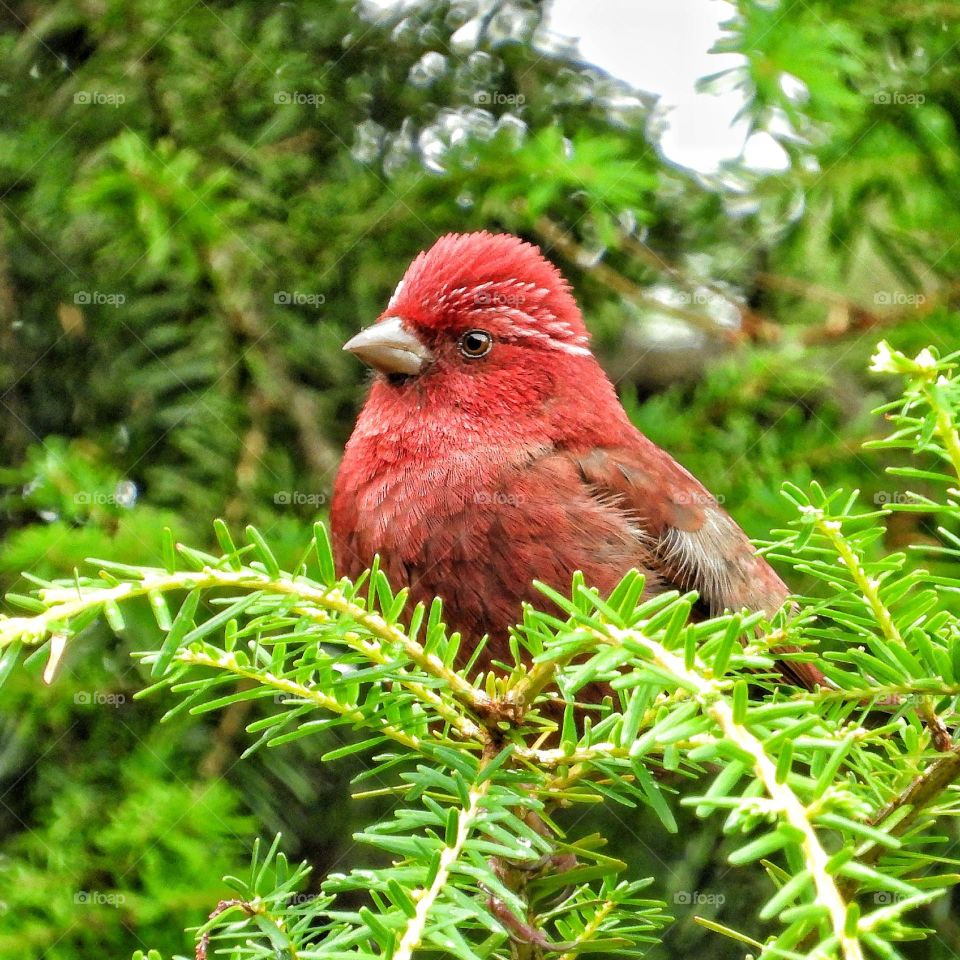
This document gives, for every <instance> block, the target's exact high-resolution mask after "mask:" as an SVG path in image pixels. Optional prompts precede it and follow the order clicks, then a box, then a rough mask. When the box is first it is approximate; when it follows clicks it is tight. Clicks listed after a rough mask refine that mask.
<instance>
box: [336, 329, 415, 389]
mask: <svg viewBox="0 0 960 960" xmlns="http://www.w3.org/2000/svg"><path fill="white" fill-rule="evenodd" d="M343 349H344V350H346V351H347V352H348V353H352V354H353V355H354V356H356V357H357V358H358V359H360V360H362V361H363V362H364V363H366V364H368V365H369V366H371V367H373V368H374V369H375V370H380V371H381V372H382V373H402V374H405V375H407V376H416V374H418V373H419V372H420V371H421V370H422V369H423V367H424V366H425V365H426V364H428V363H429V362H430V361H431V360H432V359H433V354H432V353H431V352H430V351H429V350H428V349H427V348H426V346H424V344H423V343H421V341H420V340H419V339H418V338H417V337H416V335H415V334H412V333H411V332H410V331H409V330H407V328H406V327H405V326H404V325H403V319H402V318H401V317H385V318H384V319H383V320H381V321H380V322H379V323H375V324H374V325H373V326H372V327H367V328H366V329H365V330H361V331H360V332H359V333H358V334H357V335H356V336H355V337H353V338H352V339H350V340H348V341H347V342H346V343H345V344H344V345H343Z"/></svg>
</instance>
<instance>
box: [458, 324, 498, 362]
mask: <svg viewBox="0 0 960 960" xmlns="http://www.w3.org/2000/svg"><path fill="white" fill-rule="evenodd" d="M491 343H492V340H491V337H490V334H489V333H487V332H486V331H484V330H471V331H469V332H468V333H465V334H464V335H463V336H462V337H461V338H460V350H461V351H462V353H463V354H464V355H465V356H468V357H482V356H483V355H484V354H485V353H486V352H487V351H488V350H489V349H490V346H491Z"/></svg>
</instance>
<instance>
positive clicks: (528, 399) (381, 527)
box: [331, 233, 822, 687]
mask: <svg viewBox="0 0 960 960" xmlns="http://www.w3.org/2000/svg"><path fill="white" fill-rule="evenodd" d="M344 350H347V351H349V352H350V353H352V354H354V355H355V356H357V357H358V358H359V359H360V360H362V361H363V362H364V363H367V364H369V365H370V366H371V367H372V368H373V369H374V371H376V374H375V377H374V380H373V385H372V388H371V390H370V394H369V396H368V398H367V401H366V403H365V405H364V407H363V410H362V412H361V413H360V417H359V419H358V420H357V424H356V427H355V428H354V431H353V435H352V436H351V437H350V440H349V442H348V443H347V447H346V451H345V453H344V458H343V462H342V464H341V467H340V471H339V474H338V476H337V479H336V484H335V488H334V494H333V501H332V505H331V526H332V533H333V545H334V551H335V557H336V561H337V564H338V566H339V569H340V572H341V573H343V574H346V575H348V576H351V577H356V576H357V575H359V574H360V573H361V572H362V571H363V570H365V569H367V567H369V566H370V563H371V561H372V560H373V557H374V555H375V554H379V555H380V558H381V568H382V569H383V571H384V572H385V573H386V575H387V578H388V579H389V580H390V582H391V584H392V585H393V587H394V588H395V589H397V588H401V587H408V588H409V589H410V593H411V596H412V598H413V600H415V601H425V602H427V603H429V602H430V601H431V599H432V598H433V597H435V596H439V597H441V598H442V599H443V603H444V614H445V619H446V621H447V623H448V624H449V626H450V627H451V628H452V629H455V630H459V631H460V632H461V633H462V634H463V636H464V638H465V640H466V641H467V642H466V643H465V644H464V646H465V647H468V646H469V641H470V640H473V641H474V642H476V641H478V640H479V639H480V638H481V637H482V636H483V635H484V634H489V636H490V643H489V645H488V647H487V650H486V653H485V656H486V657H487V658H488V659H489V658H496V657H502V656H504V655H505V653H506V637H507V634H508V629H509V627H510V626H511V625H513V624H515V623H516V622H517V621H518V619H519V618H520V616H521V606H522V603H523V602H524V601H529V602H530V603H532V604H534V605H539V606H541V607H544V606H545V605H547V602H546V600H545V598H544V597H543V595H542V594H540V593H539V592H538V591H537V590H536V588H535V587H534V586H533V585H532V581H533V580H534V579H537V580H541V581H543V582H545V583H547V584H549V585H550V586H552V587H554V588H555V589H556V590H558V591H560V592H562V593H567V592H568V591H569V589H570V582H571V577H572V575H573V573H574V571H576V570H580V571H582V572H583V575H584V577H585V579H586V582H587V584H588V585H591V586H594V587H597V588H598V589H599V590H600V591H601V593H605V592H609V591H610V590H612V589H613V587H614V586H616V584H617V583H618V582H619V581H620V579H621V578H622V577H623V576H624V574H625V573H626V572H627V571H628V570H630V569H631V568H637V569H639V570H640V571H641V572H642V573H643V574H644V575H645V576H646V587H645V590H646V594H645V595H646V596H652V595H654V594H657V593H661V592H663V591H665V590H671V589H680V590H696V591H697V593H698V594H699V596H700V598H701V602H702V604H703V605H704V606H705V607H706V609H707V611H709V612H710V613H719V612H721V611H723V610H724V609H731V610H739V609H741V608H743V607H746V608H749V609H751V610H763V611H765V612H767V613H769V614H772V613H773V612H775V611H776V610H777V609H779V607H780V606H781V605H782V603H783V601H784V600H785V598H786V596H787V592H788V591H787V588H786V586H785V585H784V583H783V581H782V580H781V579H780V578H779V577H778V576H777V574H776V573H774V571H773V569H772V568H771V567H770V566H769V564H768V563H767V562H766V561H765V560H764V559H763V558H762V557H760V556H758V555H757V553H756V552H755V551H754V549H753V547H752V546H751V544H750V542H749V540H748V539H747V537H746V535H745V534H744V532H743V531H742V530H741V529H740V527H739V526H738V525H737V524H736V523H735V522H734V520H733V519H732V518H731V517H730V515H729V514H727V513H726V511H724V510H723V508H722V507H721V506H720V505H719V504H718V503H717V500H716V499H715V498H714V497H713V496H712V495H711V494H710V493H708V492H707V490H706V489H705V488H704V487H703V485H702V484H701V483H700V482H699V481H698V480H697V479H696V478H695V477H694V476H693V475H692V474H690V473H689V472H688V471H687V470H685V469H684V468H683V467H682V466H680V464H678V463H677V462H676V461H675V460H674V459H673V458H672V457H671V456H670V455H669V454H667V453H666V452H664V451H663V450H661V449H660V448H659V447H657V446H656V445H655V444H653V443H652V442H651V441H650V440H648V439H647V438H646V437H645V436H644V435H643V434H642V433H640V431H639V430H637V429H636V427H634V426H633V424H631V423H630V421H629V419H628V418H627V415H626V413H625V412H624V410H623V407H622V406H621V405H620V402H619V400H618V399H617V395H616V393H615V391H614V388H613V385H612V384H611V382H610V381H609V379H608V378H607V377H606V375H605V374H604V372H603V370H602V369H601V367H600V365H599V363H598V362H597V360H596V358H595V357H594V355H593V354H592V353H591V351H590V346H589V337H588V334H587V330H586V327H585V326H584V322H583V317H582V316H581V314H580V310H579V308H578V307H577V304H576V302H575V301H574V299H573V296H572V295H571V292H570V287H569V285H568V284H567V282H566V281H565V280H564V278H563V277H562V276H561V274H560V271H559V270H558V269H557V268H556V267H555V266H554V265H553V264H552V263H550V262H549V261H547V260H546V259H545V258H544V257H543V256H542V255H541V253H540V251H539V249H538V248H537V247H535V246H533V245H532V244H529V243H525V242H524V241H522V240H520V239H519V238H517V237H514V236H509V235H506V234H498V235H494V234H490V233H471V234H449V235H447V236H445V237H442V238H441V239H440V240H438V241H437V242H436V243H435V244H434V245H433V247H431V248H430V249H429V250H427V251H426V252H424V253H421V254H420V255H419V256H418V257H417V258H416V259H415V260H414V261H413V263H412V264H411V265H410V267H409V268H408V269H407V272H406V274H405V275H404V277H403V279H402V280H401V281H400V283H399V285H398V286H397V289H396V291H395V293H394V294H393V297H392V298H391V300H390V302H389V304H388V305H387V308H386V310H385V311H384V312H383V314H382V315H381V316H380V318H379V319H378V321H377V322H376V323H375V324H374V325H373V326H370V327H367V328H366V329H365V330H363V331H361V332H360V333H359V334H357V335H356V336H355V337H353V339H352V340H350V341H349V342H348V343H347V344H346V345H345V346H344ZM785 649H786V648H785ZM780 669H781V671H782V672H783V674H784V675H785V676H786V677H787V678H788V679H789V680H791V681H792V682H795V683H798V684H801V685H803V686H807V687H812V686H814V685H816V684H817V683H819V682H820V681H821V679H822V674H821V673H820V671H819V670H818V669H817V668H816V667H815V666H814V665H813V664H811V663H807V662H797V661H792V662H789V661H781V662H780Z"/></svg>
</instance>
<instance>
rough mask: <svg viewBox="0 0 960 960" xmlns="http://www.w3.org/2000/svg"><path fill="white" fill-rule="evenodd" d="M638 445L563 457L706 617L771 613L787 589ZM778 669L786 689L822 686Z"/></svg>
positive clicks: (702, 493)
mask: <svg viewBox="0 0 960 960" xmlns="http://www.w3.org/2000/svg"><path fill="white" fill-rule="evenodd" d="M640 439H641V440H642V442H641V443H638V444H637V445H635V446H634V445H630V446H628V447H627V446H624V447H614V448H602V447H598V448H594V449H592V450H590V451H588V452H586V453H584V454H574V453H571V454H570V456H572V457H574V458H575V460H576V463H577V467H578V469H579V471H580V474H581V476H582V477H583V479H584V481H585V482H587V483H589V484H591V485H592V486H593V487H595V488H596V489H597V490H598V491H600V492H601V493H606V494H608V495H611V496H614V497H616V498H617V499H618V500H619V502H620V503H621V504H622V505H623V507H624V508H625V509H627V510H628V511H629V512H630V514H631V515H632V516H633V517H635V518H636V519H637V521H638V523H639V524H640V526H641V527H642V529H643V530H644V532H645V533H646V534H647V535H648V536H649V537H650V539H651V541H652V544H653V552H654V555H655V557H656V560H657V566H658V568H659V569H660V571H661V573H662V575H663V576H664V577H665V578H666V579H668V580H670V581H672V582H673V583H675V584H676V585H677V586H678V587H680V588H681V589H684V590H696V591H697V593H698V594H699V595H700V597H701V598H702V599H703V600H704V601H705V603H706V604H707V606H708V608H709V610H710V612H711V613H712V614H718V613H721V612H722V611H723V610H740V609H742V608H744V607H746V608H747V609H750V610H759V611H763V612H765V613H767V614H771V615H772V614H773V613H775V612H776V611H777V610H778V609H779V608H780V607H781V606H782V605H783V603H784V601H785V600H786V599H787V597H788V595H789V590H788V589H787V586H786V584H785V583H784V582H783V581H782V580H781V579H780V577H778V576H777V574H776V572H775V571H774V570H773V568H772V567H771V566H770V564H769V563H767V561H766V560H764V559H763V557H761V556H759V555H758V554H757V552H756V550H755V549H754V547H753V545H752V544H751V543H750V541H749V539H748V538H747V536H746V534H745V533H744V532H743V530H741V529H740V527H739V526H738V525H737V523H736V522H735V521H734V520H733V518H732V517H731V516H730V515H729V514H728V513H727V512H726V511H725V510H724V509H723V508H722V507H721V506H720V504H719V503H718V502H717V500H716V498H715V497H714V496H712V494H710V493H709V492H708V491H707V490H706V488H705V487H704V486H703V485H702V484H701V483H700V481H699V480H697V479H696V477H694V476H693V475H692V474H691V473H689V471H687V470H685V469H684V468H683V467H682V466H680V464H679V463H677V462H676V461H675V460H673V459H672V458H671V457H669V456H668V455H666V454H665V453H663V452H662V451H660V450H659V449H658V448H657V447H655V446H654V445H653V444H652V443H650V441H648V440H647V439H646V438H645V437H641V438H640ZM651 454H656V455H655V456H652V455H651ZM780 649H781V650H782V651H783V652H784V653H792V652H795V650H796V648H790V647H782V648H780ZM779 668H780V670H781V671H782V672H783V674H784V675H785V676H786V677H787V679H789V680H790V681H791V682H793V683H796V684H798V685H801V686H805V687H808V688H811V689H812V688H813V687H815V686H817V685H818V684H821V683H823V681H824V677H823V674H822V673H821V672H820V670H818V669H817V668H816V667H815V666H814V665H813V664H811V663H807V662H799V661H780V662H779Z"/></svg>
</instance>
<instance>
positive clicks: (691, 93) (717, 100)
mask: <svg viewBox="0 0 960 960" xmlns="http://www.w3.org/2000/svg"><path fill="white" fill-rule="evenodd" d="M733 13H734V8H733V5H732V4H730V3H728V2H726V0H554V2H553V5H552V7H551V14H550V29H551V30H552V31H554V32H555V33H559V34H562V35H564V36H568V37H575V38H577V39H578V40H579V48H580V52H581V54H582V55H583V57H584V59H586V60H589V61H591V62H592V63H595V64H596V65H597V66H599V67H601V68H602V69H604V70H606V71H608V72H609V73H611V74H613V75H614V76H617V77H620V78H621V79H622V80H626V81H627V82H628V83H630V84H631V85H633V86H635V87H639V88H640V89H641V90H645V91H648V92H650V93H655V94H659V95H660V98H661V99H660V102H661V105H662V106H663V107H664V108H666V109H667V110H668V111H669V112H668V122H669V127H668V129H667V131H666V133H665V134H664V137H663V140H662V141H661V148H662V150H663V152H664V154H665V155H666V156H667V157H668V158H669V159H670V160H672V161H674V162H675V163H678V164H681V165H683V166H686V167H692V168H693V169H695V170H699V171H701V172H704V173H709V172H712V171H714V170H716V168H717V165H718V164H719V163H720V161H722V160H725V159H731V158H734V157H737V156H740V154H741V153H742V152H744V150H745V157H746V160H747V162H748V163H749V165H750V166H752V167H754V168H757V169H773V170H779V169H784V168H785V166H786V155H785V154H784V152H783V150H782V149H781V148H780V147H779V146H778V145H777V143H776V142H775V141H774V140H773V138H771V137H770V136H768V135H767V134H756V135H754V136H753V137H751V138H750V139H749V141H748V142H747V143H746V144H745V143H744V141H745V137H746V128H745V124H743V123H740V124H738V125H737V126H736V127H734V126H732V122H733V118H734V116H735V115H736V113H737V110H738V109H739V108H740V107H741V106H742V105H743V96H742V94H741V93H740V92H738V91H737V90H729V91H727V92H725V93H723V94H720V95H715V94H705V93H697V92H696V90H695V89H694V85H695V83H696V81H697V80H698V79H699V78H700V77H703V76H707V75H708V74H712V73H717V72H718V71H720V70H724V69H726V68H729V67H736V66H738V65H739V64H740V63H742V62H743V58H742V57H740V56H739V55H737V54H711V53H709V52H708V51H709V50H710V48H711V47H712V46H713V45H714V43H716V41H717V40H718V39H719V37H720V35H721V31H720V23H721V22H722V21H724V20H727V19H729V18H730V17H731V16H732V15H733Z"/></svg>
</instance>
